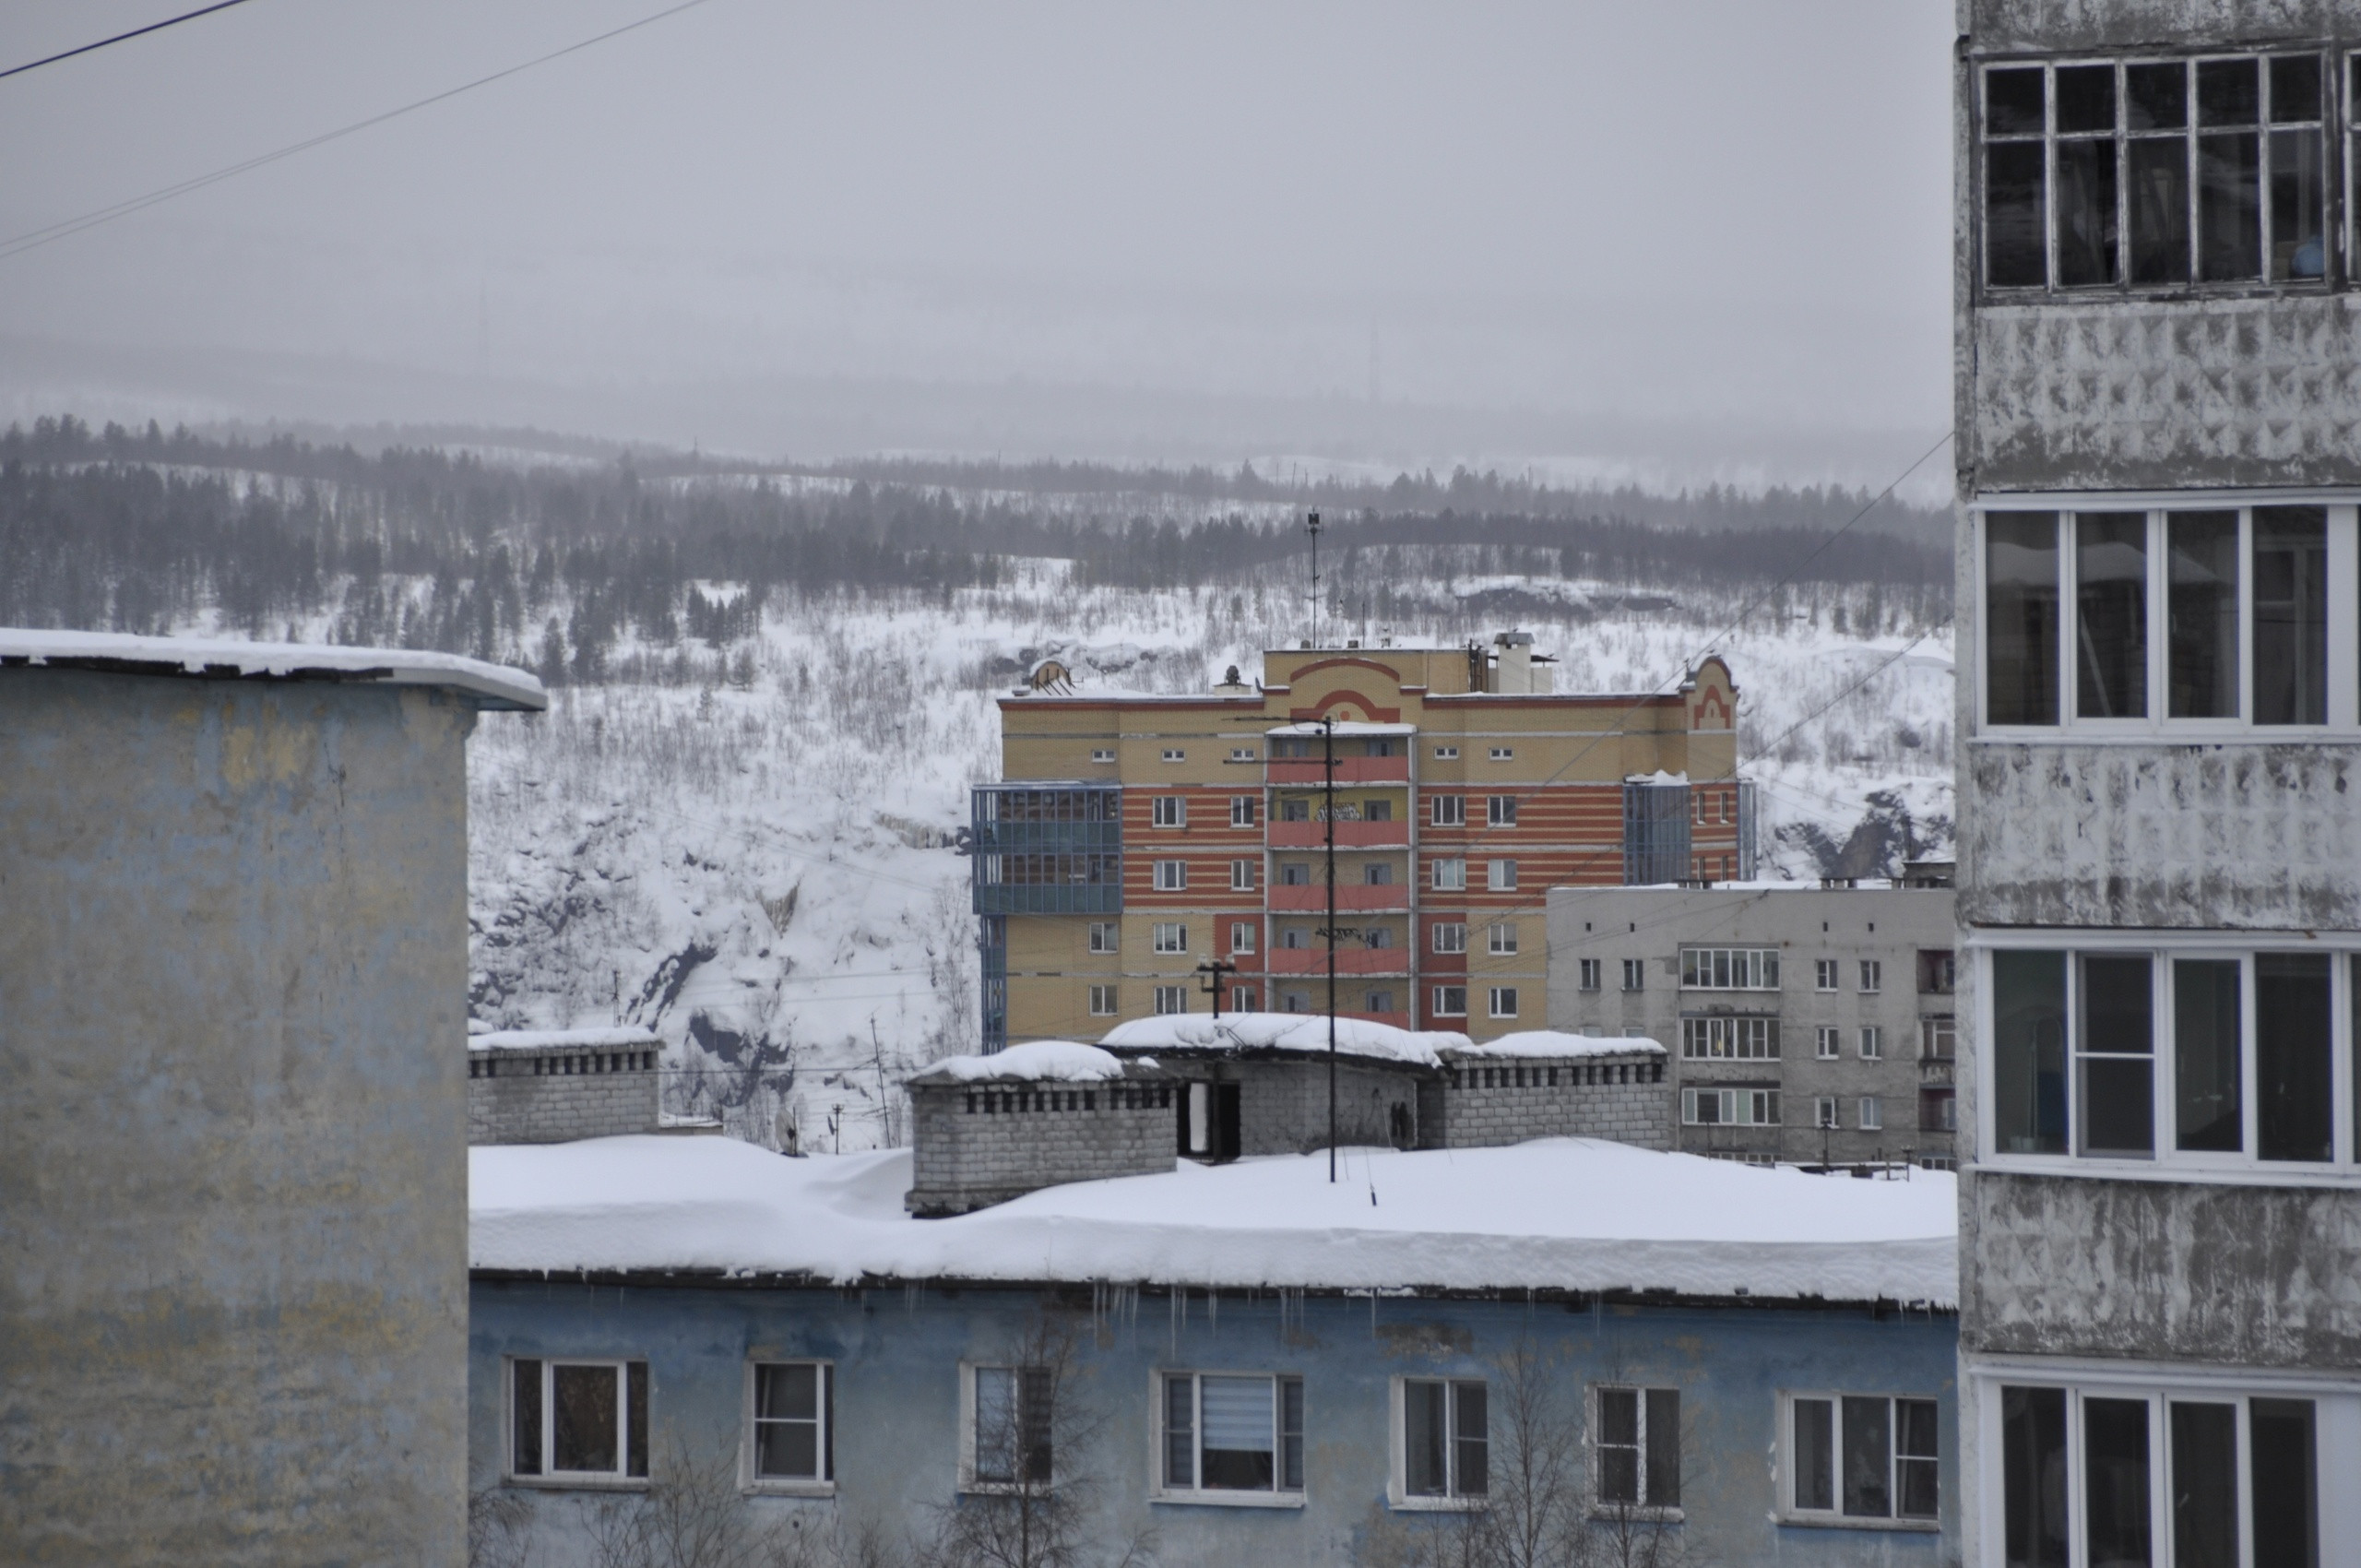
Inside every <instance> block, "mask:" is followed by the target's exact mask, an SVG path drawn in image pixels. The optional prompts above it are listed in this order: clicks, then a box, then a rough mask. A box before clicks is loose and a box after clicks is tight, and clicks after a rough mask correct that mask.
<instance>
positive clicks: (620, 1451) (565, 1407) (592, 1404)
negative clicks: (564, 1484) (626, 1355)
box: [508, 1357, 647, 1480]
mask: <svg viewBox="0 0 2361 1568" xmlns="http://www.w3.org/2000/svg"><path fill="white" fill-rule="evenodd" d="M508 1368H509V1383H508V1387H509V1397H508V1420H509V1445H508V1453H509V1473H510V1474H511V1475H516V1476H536V1477H540V1478H542V1479H548V1480H615V1479H634V1478H643V1477H645V1476H646V1475H647V1362H646V1361H631V1360H528V1359H527V1358H523V1357H519V1358H517V1359H516V1360H512V1361H510V1362H509V1364H508Z"/></svg>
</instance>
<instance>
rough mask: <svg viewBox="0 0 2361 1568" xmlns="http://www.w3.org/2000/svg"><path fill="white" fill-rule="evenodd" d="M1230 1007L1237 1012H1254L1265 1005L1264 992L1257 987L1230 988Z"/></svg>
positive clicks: (1241, 986)
mask: <svg viewBox="0 0 2361 1568" xmlns="http://www.w3.org/2000/svg"><path fill="white" fill-rule="evenodd" d="M1229 1005H1230V1007H1231V1009H1232V1010H1233V1011H1236V1012H1240V1013H1252V1012H1254V1011H1255V1010H1256V1009H1258V1008H1260V1007H1261V1006H1262V1005H1263V992H1262V991H1261V990H1260V989H1259V988H1257V987H1255V986H1251V985H1234V986H1232V987H1230V988H1229Z"/></svg>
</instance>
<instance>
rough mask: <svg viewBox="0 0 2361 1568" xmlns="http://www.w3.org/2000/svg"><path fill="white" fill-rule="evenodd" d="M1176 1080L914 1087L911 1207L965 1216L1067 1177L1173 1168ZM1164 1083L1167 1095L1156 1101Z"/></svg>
mask: <svg viewBox="0 0 2361 1568" xmlns="http://www.w3.org/2000/svg"><path fill="white" fill-rule="evenodd" d="M1171 1088H1172V1086H1170V1085H1160V1084H1157V1083H1153V1082H1133V1083H1129V1084H1108V1083H1100V1084H1041V1083H1032V1082H1026V1083H1014V1082H1010V1083H1000V1082H991V1083H973V1084H960V1085H925V1084H912V1085H911V1086H910V1089H909V1094H910V1110H911V1113H912V1123H911V1127H912V1138H911V1181H910V1191H909V1195H908V1197H907V1198H906V1199H905V1200H904V1203H905V1206H907V1207H908V1209H909V1210H910V1212H911V1213H913V1214H919V1215H929V1216H931V1215H945V1214H964V1213H966V1212H967V1211H968V1210H969V1209H975V1208H982V1207H984V1206H986V1205H989V1204H996V1203H1005V1202H1007V1201H1008V1200H1009V1199H1010V1198H1013V1197H1016V1196H1018V1195H1019V1194H1024V1193H1029V1192H1033V1191H1035V1190H1036V1189H1038V1188H1041V1187H1052V1186H1056V1185H1057V1184H1059V1183H1060V1182H1097V1181H1103V1180H1105V1179H1107V1178H1109V1177H1113V1176H1144V1175H1148V1174H1151V1173H1153V1172H1156V1171H1159V1170H1171V1169H1172V1162H1173V1160H1174V1159H1175V1158H1177V1156H1176V1154H1175V1148H1176V1146H1177V1144H1178V1142H1179V1139H1178V1136H1177V1134H1176V1133H1175V1131H1174V1118H1175V1117H1176V1116H1177V1115H1178V1114H1179V1112H1178V1111H1175V1110H1174V1109H1173V1103H1172V1099H1171V1098H1170V1095H1171ZM1159 1090H1161V1091H1162V1092H1163V1094H1164V1096H1165V1099H1164V1103H1163V1104H1162V1105H1160V1106H1159V1105H1158V1104H1157V1095H1158V1092H1159Z"/></svg>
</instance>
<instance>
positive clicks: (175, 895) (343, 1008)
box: [0, 669, 474, 1568]
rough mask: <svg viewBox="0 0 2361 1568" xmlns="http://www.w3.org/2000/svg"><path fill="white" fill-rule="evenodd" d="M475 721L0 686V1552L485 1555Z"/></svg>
mask: <svg viewBox="0 0 2361 1568" xmlns="http://www.w3.org/2000/svg"><path fill="white" fill-rule="evenodd" d="M473 721H474V713H473V710H472V708H470V707H467V706H465V705H462V704H459V703H455V702H452V701H449V700H447V699H445V698H444V697H443V695H442V694H439V693H432V692H429V691H426V690H423V689H420V688H416V687H412V688H409V689H406V690H399V691H391V690H383V689H362V688H356V687H350V686H336V685H328V684H316V683H304V684H295V683H255V682H237V683H231V682H201V681H186V680H170V679H160V678H152V677H147V676H123V675H102V674H95V673H82V672H74V671H39V670H22V669H18V670H0V1077H5V1079H6V1083H7V1085H8V1093H7V1095H6V1099H5V1100H0V1216H5V1218H0V1455H5V1456H6V1457H5V1462H4V1463H0V1543H5V1545H0V1557H6V1559H7V1560H8V1561H10V1562H33V1563H88V1564H104V1565H107V1568H126V1565H130V1564H141V1563H172V1564H214V1563H220V1564H230V1563H238V1564H245V1563H258V1562H269V1563H312V1564H337V1563H354V1564H358V1563H392V1562H401V1563H432V1564H457V1563H458V1562H462V1561H464V1559H465V1557H466V1535H465V1526H466V1476H465V1466H466V1440H467V1434H466V1410H467V1397H468V1389H467V1370H466V1361H465V1355H466V1344H467V1297H466V1294H465V1290H466V1269H467V1148H466V1142H467V1077H466V1067H465V1065H464V1063H465V1055H464V1053H463V1052H462V1051H459V1050H458V1049H457V1047H456V1045H455V1043H454V1042H456V1041H457V1040H458V1039H460V1038H461V1037H462V1035H463V1033H464V1030H465V1028H466V1017H465V1007H466V1000H467V975H468V971H467V929H468V921H467V815H466V813H467V788H466V771H465V755H464V742H465V738H466V736H467V734H468V731H469V728H470V727H471V726H472V724H473Z"/></svg>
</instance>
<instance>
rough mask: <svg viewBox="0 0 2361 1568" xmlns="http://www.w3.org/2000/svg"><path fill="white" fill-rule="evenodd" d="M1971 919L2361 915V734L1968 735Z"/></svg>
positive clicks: (2300, 927) (1963, 889)
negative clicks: (2047, 739) (2013, 739)
mask: <svg viewBox="0 0 2361 1568" xmlns="http://www.w3.org/2000/svg"><path fill="white" fill-rule="evenodd" d="M1962 766H1963V774H1964V777H1963V779H1962V783H1961V789H1960V864H1961V871H1962V875H1961V879H1960V888H1959V918H1960V921H1961V923H1962V924H1963V925H2058V926H2155V927H2166V928H2170V927H2181V928H2200V927H2212V928H2218V929H2225V930H2277V931H2312V930H2321V929H2330V930H2338V931H2351V930H2355V929H2361V747H2355V746H2352V745H2322V744H2317V743H2315V744H2308V745H2284V746H2271V745H2251V744H2239V745H2209V746H2176V747H2172V748H2169V749H2167V748H2163V747H2146V746H2142V747H2130V746H2071V745H2069V746H2053V745H2041V746H2019V745H2003V744H1991V743H1984V742H1978V743H1975V744H1971V745H1969V746H1967V747H1966V748H1965V749H1964V761H1963V765H1962Z"/></svg>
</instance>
